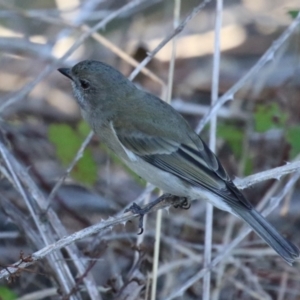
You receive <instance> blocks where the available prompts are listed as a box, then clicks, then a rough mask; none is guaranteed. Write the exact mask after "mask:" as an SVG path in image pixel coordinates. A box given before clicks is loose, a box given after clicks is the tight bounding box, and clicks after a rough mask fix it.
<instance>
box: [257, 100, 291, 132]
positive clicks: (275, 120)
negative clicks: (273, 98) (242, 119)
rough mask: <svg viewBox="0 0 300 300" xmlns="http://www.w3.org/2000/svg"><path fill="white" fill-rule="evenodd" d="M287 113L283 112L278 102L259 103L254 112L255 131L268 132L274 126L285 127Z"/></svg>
mask: <svg viewBox="0 0 300 300" xmlns="http://www.w3.org/2000/svg"><path fill="white" fill-rule="evenodd" d="M286 120H287V114H286V113H283V112H282V111H281V110H280V109H279V106H278V104H276V103H272V104H270V105H258V106H257V108H256V111H255V113H254V122H255V131H257V132H266V131H268V130H270V129H272V128H284V126H285V123H286Z"/></svg>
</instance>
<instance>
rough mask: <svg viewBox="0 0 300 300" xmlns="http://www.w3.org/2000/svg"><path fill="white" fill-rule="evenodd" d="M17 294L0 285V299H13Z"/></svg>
mask: <svg viewBox="0 0 300 300" xmlns="http://www.w3.org/2000/svg"><path fill="white" fill-rule="evenodd" d="M14 299H17V295H16V294H15V293H14V292H13V291H12V290H10V289H9V288H7V287H5V286H0V300H14Z"/></svg>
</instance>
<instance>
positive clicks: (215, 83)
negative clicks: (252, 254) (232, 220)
mask: <svg viewBox="0 0 300 300" xmlns="http://www.w3.org/2000/svg"><path fill="white" fill-rule="evenodd" d="M222 10H223V1H222V0H217V3H216V17H215V18H216V20H215V40H214V56H213V75H212V86H211V90H212V92H211V106H213V105H214V103H215V102H216V101H217V99H218V93H219V73H220V49H221V29H222ZM216 133H217V117H216V116H213V117H212V118H211V120H210V131H209V147H210V149H211V151H213V152H216ZM213 212H214V208H213V206H212V204H211V203H208V202H207V203H206V215H205V248H204V268H207V267H208V266H209V264H210V262H211V251H212V235H213ZM210 275H211V273H210V272H208V273H206V274H205V276H204V278H203V293H202V299H203V300H209V299H210V298H211V297H210V277H211V276H210Z"/></svg>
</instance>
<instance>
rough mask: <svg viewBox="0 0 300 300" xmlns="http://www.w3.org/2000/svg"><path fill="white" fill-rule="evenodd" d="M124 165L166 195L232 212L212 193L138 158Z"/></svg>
mask: <svg viewBox="0 0 300 300" xmlns="http://www.w3.org/2000/svg"><path fill="white" fill-rule="evenodd" d="M125 163H126V164H127V165H128V167H129V168H130V169H132V170H133V171H134V172H135V173H137V174H138V175H139V176H141V177H142V178H144V179H145V180H146V181H148V182H150V183H152V184H153V185H155V186H157V187H159V188H160V189H162V190H163V191H164V192H166V193H170V194H173V195H176V196H184V197H188V198H190V199H191V200H195V199H199V200H201V201H203V200H204V201H208V202H210V203H211V204H212V205H214V206H216V207H218V208H219V209H221V210H225V211H229V212H232V211H231V209H230V207H229V206H228V205H227V204H226V203H225V201H224V200H223V199H222V198H220V197H218V196H217V195H215V194H214V193H212V192H210V191H208V190H206V189H204V188H202V187H200V186H191V185H190V184H188V183H187V182H184V181H183V180H181V179H180V178H178V177H176V176H174V175H173V174H170V173H168V172H165V171H162V170H160V169H158V168H156V167H154V166H152V165H150V164H149V163H147V162H145V161H143V160H142V159H140V158H138V157H137V159H136V161H125Z"/></svg>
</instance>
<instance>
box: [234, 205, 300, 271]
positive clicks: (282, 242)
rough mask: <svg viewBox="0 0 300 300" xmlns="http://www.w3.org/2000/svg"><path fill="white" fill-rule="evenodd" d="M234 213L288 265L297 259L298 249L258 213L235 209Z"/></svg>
mask: <svg viewBox="0 0 300 300" xmlns="http://www.w3.org/2000/svg"><path fill="white" fill-rule="evenodd" d="M235 213H236V214H237V215H239V216H240V217H241V218H242V219H243V220H244V221H246V222H247V223H248V224H249V225H250V226H251V227H252V228H253V230H254V231H255V232H256V233H257V234H258V235H259V236H260V237H261V238H262V239H263V240H264V241H265V242H266V243H267V244H268V245H270V246H271V247H272V248H273V249H274V250H275V251H276V252H277V253H278V254H279V255H280V256H281V257H282V258H283V259H284V260H285V261H286V262H287V263H288V264H289V265H292V264H293V262H294V260H295V259H296V258H297V257H299V254H300V253H299V249H298V247H296V246H295V245H294V244H293V243H291V242H289V241H288V240H287V239H285V238H284V237H283V236H282V235H281V234H280V233H279V232H278V231H277V230H276V229H275V228H274V227H273V226H272V225H271V224H270V223H269V222H268V221H267V220H266V219H265V218H264V217H263V216H262V215H261V214H260V213H259V212H258V211H256V210H255V209H254V208H252V209H250V210H245V209H239V208H238V209H235Z"/></svg>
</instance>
